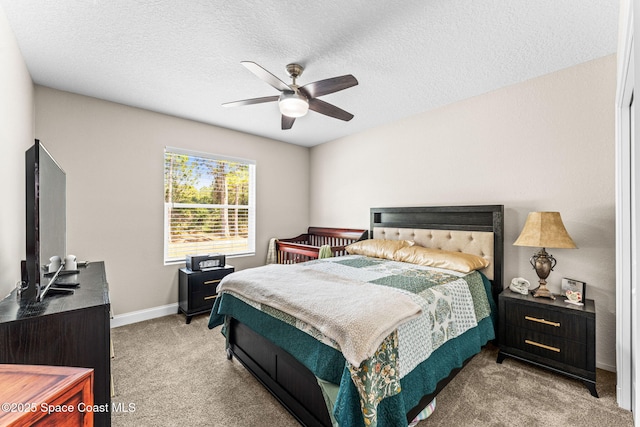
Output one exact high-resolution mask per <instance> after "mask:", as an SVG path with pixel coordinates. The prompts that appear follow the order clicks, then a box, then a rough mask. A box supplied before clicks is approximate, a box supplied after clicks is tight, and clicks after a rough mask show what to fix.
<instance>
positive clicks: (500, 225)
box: [227, 205, 504, 427]
mask: <svg viewBox="0 0 640 427" xmlns="http://www.w3.org/2000/svg"><path fill="white" fill-rule="evenodd" d="M424 230H428V231H426V232H425V231H424ZM449 231H451V233H449ZM458 232H460V233H458ZM503 232H504V208H503V206H502V205H482V206H438V207H404V208H372V209H371V229H370V237H371V238H374V237H375V238H387V239H394V240H397V239H405V238H409V239H411V238H413V239H415V240H416V242H418V243H419V244H421V245H422V246H429V247H439V248H443V249H447V250H461V248H467V249H466V250H465V252H467V250H468V251H469V252H475V253H477V254H479V255H481V256H485V257H487V258H488V259H490V261H491V265H490V267H488V269H489V270H487V271H484V272H485V274H486V275H487V277H488V278H489V279H490V280H491V282H492V293H493V297H494V300H495V301H496V302H497V300H498V294H499V293H500V292H501V291H502V289H503V254H504V237H503ZM487 233H490V235H491V236H492V238H491V242H490V250H489V251H488V252H487V248H486V240H485V243H483V244H482V245H479V246H478V245H476V243H477V242H480V241H481V240H483V239H484V238H485V237H486V236H487ZM465 242H466V243H465ZM227 332H228V342H229V348H228V349H227V358H229V359H231V358H232V357H233V356H235V357H236V358H237V359H238V360H239V361H240V362H241V363H242V364H243V365H244V366H245V367H246V368H247V369H248V370H249V372H251V373H252V374H253V375H254V376H255V377H256V378H257V379H258V381H260V382H261V383H262V384H263V385H264V386H265V387H266V388H267V390H269V391H270V392H271V393H272V394H273V396H274V397H275V398H276V399H277V400H278V401H280V403H281V404H282V405H283V406H284V407H285V408H286V409H287V410H288V411H289V412H290V413H291V414H292V415H293V416H294V417H295V418H296V419H297V420H298V421H299V422H300V423H301V424H302V425H304V426H324V427H327V426H328V427H330V426H331V418H330V417H329V414H328V412H327V407H326V404H325V400H324V397H323V395H322V391H321V389H320V386H319V385H318V383H317V381H316V378H315V376H314V375H313V373H312V372H311V371H309V370H308V369H307V368H306V367H305V366H303V365H302V364H301V363H300V362H298V361H297V360H296V359H295V358H294V357H293V356H291V355H290V354H288V353H287V352H285V351H284V350H282V349H281V348H280V347H278V346H276V345H274V344H273V343H271V342H270V341H269V340H267V339H266V338H264V337H262V336H261V335H258V334H257V333H255V332H253V330H251V329H250V328H248V327H247V326H246V325H244V324H242V323H240V322H239V321H237V320H236V319H231V320H230V322H229V328H228V329H227ZM470 359H471V358H470ZM470 359H469V360H470ZM469 360H467V361H466V362H465V365H466V363H467V362H468V361H469ZM461 369H462V368H460V369H455V370H454V371H452V372H451V374H450V375H449V376H448V377H447V378H444V379H443V380H441V381H440V382H439V383H438V385H437V388H436V390H435V391H434V392H433V393H431V394H429V395H426V396H424V397H423V398H422V400H421V401H420V403H419V404H418V405H417V406H416V407H415V408H413V409H411V410H410V411H409V412H408V413H407V423H409V422H410V421H412V420H413V419H414V418H415V417H416V416H417V415H418V414H419V413H420V411H421V410H422V409H423V408H424V407H425V406H426V405H428V404H429V402H431V401H432V400H433V398H434V397H435V396H436V395H437V394H438V393H439V392H440V391H441V390H442V389H443V388H444V387H445V386H446V385H447V384H448V383H449V382H450V381H451V380H452V379H453V378H454V377H455V376H456V375H457V373H458V372H459V371H460V370H461Z"/></svg>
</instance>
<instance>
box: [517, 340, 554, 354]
mask: <svg viewBox="0 0 640 427" xmlns="http://www.w3.org/2000/svg"><path fill="white" fill-rule="evenodd" d="M524 342H525V344H529V345H535V346H536V347H540V348H544V349H545V350H551V351H555V352H557V353H560V349H559V348H558V347H551V346H550V345H544V344H540V343H539V342H535V341H530V340H524Z"/></svg>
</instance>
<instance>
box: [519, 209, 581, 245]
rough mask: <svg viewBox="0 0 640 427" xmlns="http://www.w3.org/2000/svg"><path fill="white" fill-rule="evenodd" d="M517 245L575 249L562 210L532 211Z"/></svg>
mask: <svg viewBox="0 0 640 427" xmlns="http://www.w3.org/2000/svg"><path fill="white" fill-rule="evenodd" d="M514 245H515V246H530V247H535V248H561V249H575V248H576V244H575V243H574V242H573V240H572V239H571V236H569V233H567V229H566V228H564V224H563V223H562V218H561V217H560V212H530V213H529V215H528V216H527V221H526V222H525V224H524V228H523V229H522V232H521V233H520V236H519V237H518V239H517V240H516V241H515V243H514Z"/></svg>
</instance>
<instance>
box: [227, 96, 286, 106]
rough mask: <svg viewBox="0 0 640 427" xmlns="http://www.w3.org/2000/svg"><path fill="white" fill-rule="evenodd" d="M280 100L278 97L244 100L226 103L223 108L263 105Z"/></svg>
mask: <svg viewBox="0 0 640 427" xmlns="http://www.w3.org/2000/svg"><path fill="white" fill-rule="evenodd" d="M278 98H280V97H279V96H278V95H274V96H264V97H262V98H251V99H243V100H242V101H233V102H225V103H224V104H222V106H223V107H240V106H242V105H253V104H262V103H263V102H273V101H277V100H278Z"/></svg>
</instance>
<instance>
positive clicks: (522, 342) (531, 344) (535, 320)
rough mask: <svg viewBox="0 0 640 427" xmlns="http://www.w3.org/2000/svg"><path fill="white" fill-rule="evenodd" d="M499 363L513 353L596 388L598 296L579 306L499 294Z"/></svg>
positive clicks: (528, 296) (508, 293)
mask: <svg viewBox="0 0 640 427" xmlns="http://www.w3.org/2000/svg"><path fill="white" fill-rule="evenodd" d="M498 311H499V314H500V321H499V324H498V345H499V348H500V352H499V353H498V360H497V363H502V361H503V360H504V358H505V357H507V356H509V357H514V358H516V359H520V360H524V361H527V362H530V363H533V364H535V365H538V366H541V367H544V368H547V369H551V370H553V371H555V372H558V373H561V374H564V375H567V376H570V377H573V378H576V379H579V380H582V382H583V383H584V384H585V385H586V386H587V388H588V389H589V391H590V392H591V395H592V396H594V397H598V393H597V391H596V342H595V341H596V310H595V305H594V303H593V300H589V299H588V300H586V302H585V305H583V306H577V305H573V304H568V303H566V302H564V298H562V297H557V298H556V299H555V300H551V299H547V298H534V297H532V296H531V295H521V294H518V293H515V292H511V291H510V290H509V289H506V290H505V291H503V292H502V293H501V294H500V296H499V310H498Z"/></svg>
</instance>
